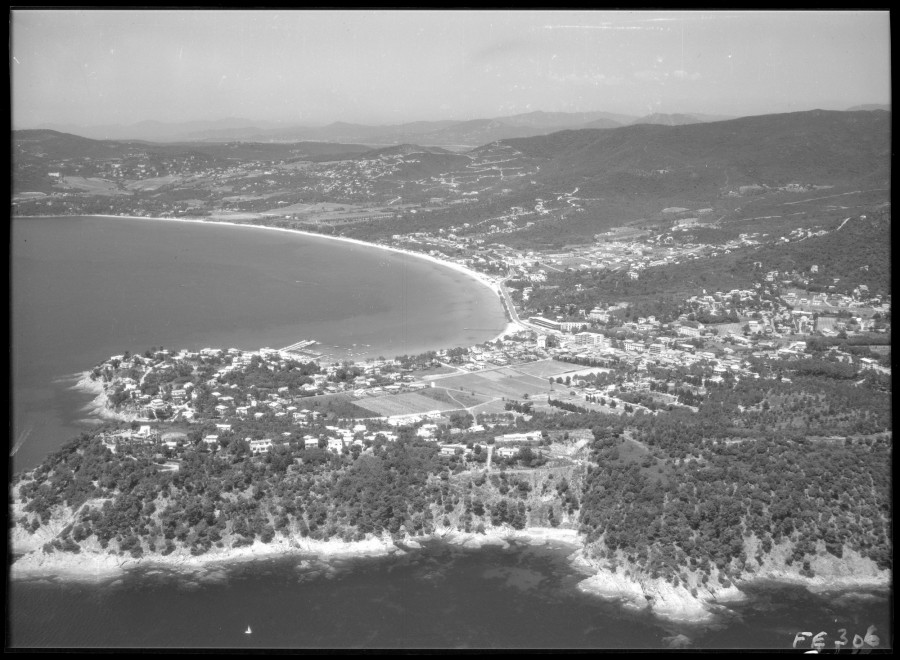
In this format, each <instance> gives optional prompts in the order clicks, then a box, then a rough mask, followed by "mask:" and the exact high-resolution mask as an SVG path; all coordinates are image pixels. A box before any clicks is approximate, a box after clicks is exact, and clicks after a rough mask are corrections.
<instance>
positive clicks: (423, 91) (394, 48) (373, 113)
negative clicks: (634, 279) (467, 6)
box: [10, 10, 890, 128]
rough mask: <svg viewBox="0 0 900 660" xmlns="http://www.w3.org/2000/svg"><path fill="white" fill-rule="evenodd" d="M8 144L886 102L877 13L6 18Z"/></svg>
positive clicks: (884, 40) (36, 13)
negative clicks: (217, 123) (43, 136)
mask: <svg viewBox="0 0 900 660" xmlns="http://www.w3.org/2000/svg"><path fill="white" fill-rule="evenodd" d="M11 16H12V18H11V47H10V71H11V75H12V99H13V100H12V108H13V120H14V127H16V128H28V127H34V126H38V125H40V124H43V123H48V122H53V123H72V124H79V125H98V124H131V123H135V122H138V121H143V120H148V119H154V120H159V121H187V120H201V119H203V120H207V119H220V118H224V117H240V118H248V119H257V120H276V121H288V122H292V123H310V124H313V123H321V124H324V123H329V122H331V121H350V122H361V123H400V122H405V121H415V120H435V119H475V118H482V117H492V116H500V115H507V114H517V113H523V112H530V111H533V110H544V111H566V112H571V111H591V110H604V111H608V112H617V113H623V114H629V115H645V114H649V113H651V112H668V113H674V112H699V113H707V114H725V115H750V114H763V113H769V112H790V111H795V110H808V109H812V108H824V109H835V110H844V109H846V108H848V107H850V106H853V105H857V104H862V103H889V102H890V24H889V14H888V12H863V11H860V12H773V11H764V12H732V11H729V12H713V11H702V12H644V11H623V12H607V11H578V12H555V11H281V10H278V11H272V10H267V11H204V10H199V11H174V10H169V11H161V10H160V11H132V10H126V11H106V10H103V11H90V10H43V11H41V10H15V11H13V12H12V14H11Z"/></svg>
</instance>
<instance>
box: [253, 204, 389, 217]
mask: <svg viewBox="0 0 900 660" xmlns="http://www.w3.org/2000/svg"><path fill="white" fill-rule="evenodd" d="M371 212H372V209H367V208H366V207H364V206H355V205H353V204H336V203H332V202H319V203H317V204H306V203H304V202H299V203H297V204H291V205H290V206H282V207H280V208H274V209H270V210H268V211H265V213H277V214H279V215H286V214H292V213H295V214H297V215H301V214H316V215H322V216H323V217H324V216H331V215H340V214H350V213H371Z"/></svg>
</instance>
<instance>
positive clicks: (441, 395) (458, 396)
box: [420, 387, 491, 408]
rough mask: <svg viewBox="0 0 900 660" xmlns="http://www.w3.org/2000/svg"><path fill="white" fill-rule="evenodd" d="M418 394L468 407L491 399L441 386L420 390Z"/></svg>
mask: <svg viewBox="0 0 900 660" xmlns="http://www.w3.org/2000/svg"><path fill="white" fill-rule="evenodd" d="M420 394H421V395H422V396H427V397H428V398H429V399H434V400H435V401H441V402H443V403H446V404H447V405H450V406H457V407H459V408H470V407H472V406H477V405H481V404H482V403H487V402H488V401H490V400H491V399H490V398H488V397H484V396H472V395H471V394H469V393H468V392H461V391H456V390H447V389H445V388H443V387H432V388H429V389H426V390H422V392H420Z"/></svg>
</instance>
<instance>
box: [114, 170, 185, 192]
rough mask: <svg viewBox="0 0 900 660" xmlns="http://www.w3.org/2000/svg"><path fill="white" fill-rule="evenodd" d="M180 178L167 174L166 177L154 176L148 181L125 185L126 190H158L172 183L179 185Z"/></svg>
mask: <svg viewBox="0 0 900 660" xmlns="http://www.w3.org/2000/svg"><path fill="white" fill-rule="evenodd" d="M181 179H182V177H179V176H175V175H174V174H169V175H168V176H156V177H153V178H150V179H141V180H140V181H129V182H128V183H126V184H125V187H126V188H128V190H159V189H160V188H162V187H163V186H168V185H171V184H173V183H180V182H181Z"/></svg>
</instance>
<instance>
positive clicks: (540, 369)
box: [516, 360, 582, 378]
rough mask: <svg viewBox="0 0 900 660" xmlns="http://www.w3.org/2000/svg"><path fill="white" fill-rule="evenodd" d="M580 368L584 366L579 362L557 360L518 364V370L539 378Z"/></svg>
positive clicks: (554, 375)
mask: <svg viewBox="0 0 900 660" xmlns="http://www.w3.org/2000/svg"><path fill="white" fill-rule="evenodd" d="M579 369H582V367H580V366H578V365H577V364H569V363H568V362H557V361H556V360H538V361H537V362H529V363H527V364H523V365H521V366H516V371H518V372H521V373H524V374H528V375H529V376H536V377H538V378H549V377H551V376H553V377H554V378H555V377H556V376H558V375H560V374H565V373H571V372H573V371H578V370H579Z"/></svg>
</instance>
